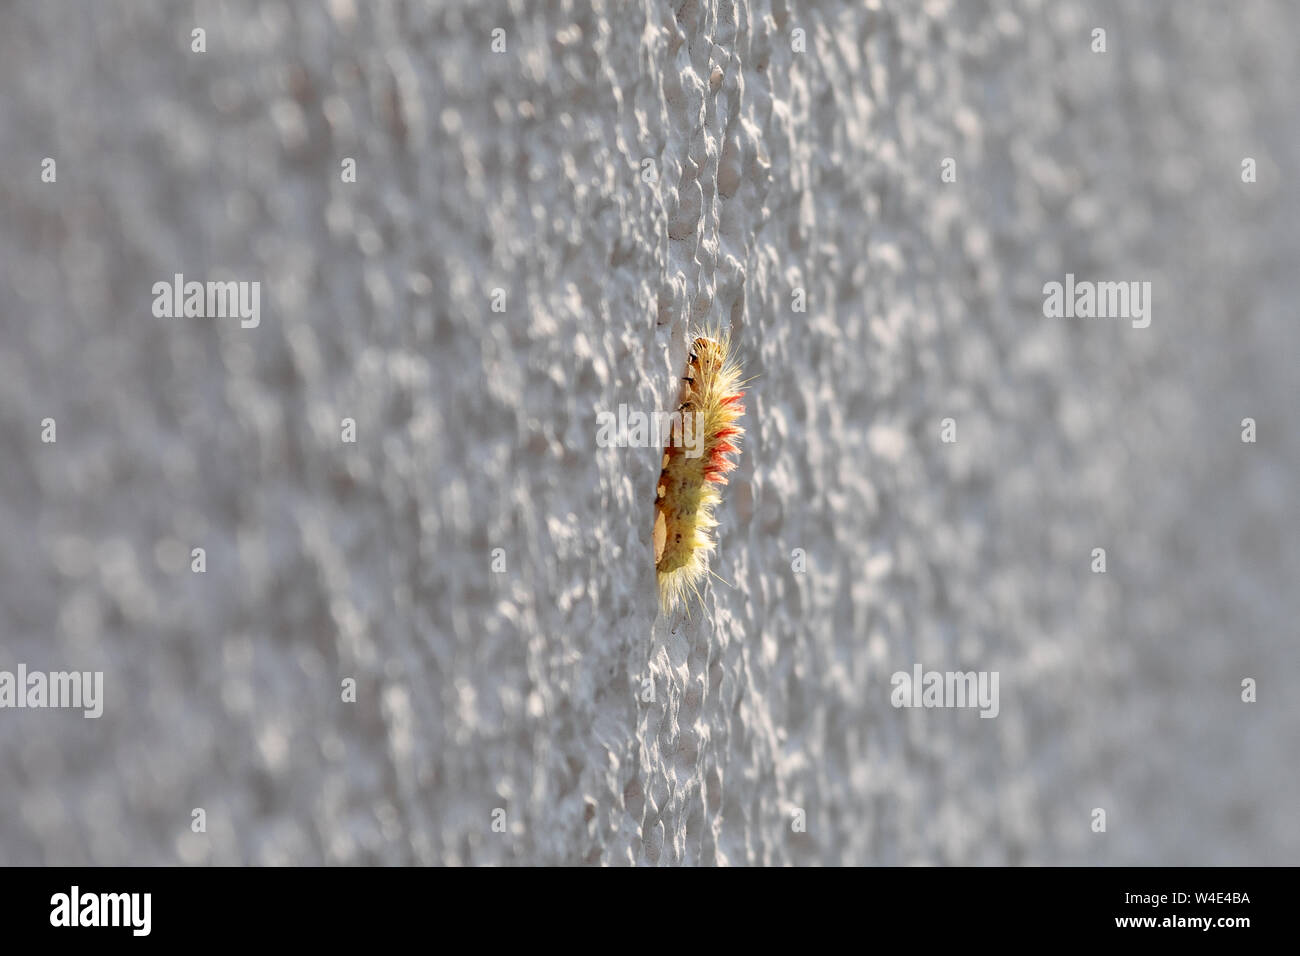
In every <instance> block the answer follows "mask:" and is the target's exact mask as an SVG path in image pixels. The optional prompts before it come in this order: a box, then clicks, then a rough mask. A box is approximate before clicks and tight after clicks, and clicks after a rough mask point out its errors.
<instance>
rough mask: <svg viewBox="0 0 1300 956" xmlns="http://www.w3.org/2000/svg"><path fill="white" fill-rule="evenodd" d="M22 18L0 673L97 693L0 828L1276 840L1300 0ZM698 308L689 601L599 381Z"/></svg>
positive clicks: (212, 853)
mask: <svg viewBox="0 0 1300 956" xmlns="http://www.w3.org/2000/svg"><path fill="white" fill-rule="evenodd" d="M5 21H6V22H5V27H4V29H3V31H0V90H3V96H0V438H2V439H3V450H2V451H0V528H2V529H3V541H4V545H3V548H2V549H0V668H8V669H12V668H13V667H14V666H15V665H16V663H17V662H20V661H21V662H25V663H26V664H27V665H28V666H29V667H30V668H43V669H50V670H53V669H62V668H77V669H86V670H102V671H104V673H105V685H106V691H105V693H106V701H105V713H104V716H103V717H102V718H101V719H99V720H97V721H96V720H85V719H83V718H82V717H81V716H80V715H79V714H73V713H66V712H55V711H31V710H22V711H17V710H3V711H0V862H2V863H95V864H121V863H135V864H156V863H176V862H180V863H223V864H229V863H259V864H280V863H448V864H493V863H529V864H559V863H603V864H681V863H687V864H695V863H699V864H717V863H730V864H757V863H777V864H786V863H794V864H839V863H884V864H896V863H915V862H928V863H977V864H995V863H1035V864H1041V863H1065V862H1078V863H1088V864H1121V863H1122V864H1138V863H1150V864H1191V863H1212V864H1225V863H1290V864H1296V863H1300V818H1298V817H1297V814H1296V807H1297V805H1298V800H1300V779H1298V773H1300V772H1298V770H1297V759H1296V758H1297V753H1298V752H1300V721H1298V718H1300V705H1297V703H1296V699H1297V698H1296V695H1295V688H1296V685H1297V680H1300V658H1298V655H1297V653H1296V620H1297V617H1298V616H1300V615H1298V612H1300V597H1298V596H1297V592H1296V589H1295V583H1296V574H1297V570H1298V569H1300V545H1298V544H1297V541H1296V537H1297V536H1296V533H1295V532H1296V528H1297V520H1296V519H1297V510H1296V492H1297V465H1298V464H1300V436H1298V435H1297V431H1296V428H1295V425H1294V416H1295V414H1296V411H1297V398H1300V394H1298V393H1300V387H1298V386H1297V381H1298V378H1297V375H1296V373H1295V362H1296V357H1297V355H1298V354H1300V326H1298V325H1297V322H1296V307H1295V301H1296V294H1297V292H1298V291H1300V290H1298V288H1297V286H1298V285H1300V283H1297V281H1296V277H1295V263H1296V259H1297V254H1300V232H1298V230H1297V226H1296V222H1297V214H1298V213H1300V203H1297V199H1298V198H1300V197H1298V193H1297V186H1296V170H1295V167H1296V158H1297V146H1298V145H1300V116H1298V114H1297V112H1296V110H1295V91H1296V89H1297V88H1298V87H1300V68H1298V67H1297V65H1296V60H1295V55H1294V54H1295V36H1296V35H1297V28H1300V16H1298V15H1297V11H1296V8H1295V7H1294V5H1292V4H1289V3H1285V2H1280V0H1279V2H1259V0H1244V2H1239V3H1234V4H1221V3H1208V2H1179V3H1175V2H1172V0H1157V2H1147V3H1133V4H1129V3H1124V4H1100V3H1099V4H1091V3H1053V4H1040V3H1034V2H986V3H980V2H970V3H965V2H963V3H955V2H953V3H949V2H933V0H932V2H925V3H921V2H917V3H888V4H886V3H875V2H854V3H847V4H842V3H798V2H786V0H775V2H774V3H769V2H767V0H755V2H752V3H750V2H726V0H722V2H716V3H715V2H698V0H687V2H685V3H680V2H673V3H669V2H658V0H647V2H641V3H630V2H629V3H622V2H618V3H595V4H588V3H569V2H514V3H504V2H499V0H489V2H483V3H458V2H450V3H433V4H426V3H420V2H409V3H400V2H391V0H381V2H374V3H360V2H352V0H329V2H321V3H315V2H306V0H303V2H293V3H289V2H281V3H273V2H267V3H256V4H255V3H244V2H229V3H217V2H195V3H193V4H182V3H175V4H173V3H163V2H161V0H146V2H125V0H105V2H96V3H90V2H72V0H50V2H34V0H33V2H20V3H17V4H15V5H14V6H13V8H12V9H11V10H10V11H9V12H8V13H6V15H5ZM195 26H201V27H203V28H204V29H205V30H206V31H207V34H206V41H207V52H205V53H201V54H200V53H194V52H192V51H191V49H190V31H191V30H192V29H193V28H194V27H195ZM1094 27H1102V28H1105V29H1106V31H1107V52H1106V53H1104V54H1102V53H1094V52H1092V50H1091V49H1090V47H1091V42H1092V41H1091V31H1092V30H1093V28H1094ZM498 28H500V29H502V30H504V40H505V43H506V52H505V53H500V54H496V53H493V52H491V44H492V31H493V30H494V29H498ZM796 29H800V30H803V31H804V37H805V42H806V51H805V52H795V51H794V50H792V39H791V38H792V35H793V31H794V30H796ZM47 156H49V157H53V158H55V159H56V160H57V164H58V165H57V176H58V178H57V182H56V183H42V182H41V180H40V163H41V160H42V158H43V157H47ZM1247 156H1249V157H1253V158H1255V159H1256V161H1257V164H1258V181H1257V182H1256V183H1254V184H1244V183H1242V181H1241V176H1240V164H1241V160H1242V158H1243V157H1247ZM344 157H352V158H354V159H355V160H356V164H357V182H356V183H354V184H352V183H344V182H342V181H341V176H340V163H341V161H342V159H343V158H344ZM945 157H952V158H953V159H954V160H955V163H956V166H955V168H956V174H957V180H956V182H954V183H943V182H941V180H940V168H941V163H942V161H943V160H944V158H945ZM647 160H648V161H649V165H648V166H647V165H645V163H646V161H647ZM651 174H653V175H652V176H651ZM648 177H649V178H652V179H653V180H654V181H647V178H648ZM178 272H179V273H183V274H184V275H185V276H186V277H187V278H189V279H198V280H206V279H215V278H234V279H240V280H247V281H254V280H255V281H260V282H261V283H262V315H261V324H260V325H259V326H258V327H257V328H255V329H242V328H240V325H239V323H238V321H237V320H233V319H203V318H189V319H185V318H178V319H159V318H155V317H154V315H153V314H152V311H151V304H152V298H153V295H152V291H151V288H152V284H153V283H154V282H157V281H160V280H169V279H170V278H171V277H172V276H173V275H174V274H175V273H178ZM1067 272H1071V273H1074V274H1076V275H1077V276H1079V277H1080V278H1091V279H1099V280H1141V281H1149V282H1151V283H1152V286H1153V307H1152V322H1151V325H1150V327H1149V328H1146V329H1140V330H1139V329H1134V328H1132V327H1131V326H1130V324H1129V323H1127V322H1124V321H1117V320H1085V319H1048V318H1045V317H1044V316H1043V312H1042V304H1043V300H1042V286H1043V284H1044V283H1045V282H1048V281H1051V280H1062V279H1063V278H1064V276H1065V274H1066V273H1067ZM494 289H501V290H504V293H505V296H504V302H505V308H504V311H502V312H494V311H493V310H492V304H493V290H494ZM796 289H803V290H804V295H805V296H806V301H807V311H806V312H804V313H798V312H795V311H793V309H792V302H793V298H792V297H793V296H794V294H795V290H796ZM693 323H723V324H724V325H729V327H730V329H731V331H732V335H733V338H734V339H735V341H736V343H737V350H738V353H739V354H740V356H741V357H742V359H743V360H744V362H745V364H746V367H747V370H748V372H749V373H750V374H754V375H756V376H758V377H757V379H756V380H755V382H754V383H753V385H752V387H751V391H750V396H749V400H748V409H749V410H748V415H747V418H746V422H745V424H746V425H747V427H748V435H747V436H746V444H745V448H744V453H743V455H742V456H741V465H740V469H739V470H738V471H737V472H736V473H735V475H734V476H733V481H732V484H731V485H730V487H729V488H728V489H727V493H726V499H725V504H724V506H723V508H722V510H721V513H720V517H721V520H722V527H721V528H720V553H719V556H718V558H717V560H716V561H715V567H716V569H717V571H718V572H719V574H720V575H721V576H722V577H724V578H726V579H727V581H728V582H730V584H731V585H734V586H726V585H723V584H720V583H717V582H714V583H713V584H712V585H710V587H709V589H708V591H707V592H706V596H705V597H706V600H705V603H704V606H703V608H697V609H695V610H694V611H693V613H692V615H691V617H690V618H689V619H686V618H685V617H684V616H681V615H679V616H675V617H672V618H659V619H657V616H656V606H655V581H654V574H653V570H652V562H653V558H652V552H651V540H650V530H651V521H652V517H653V513H652V503H653V500H654V485H655V479H656V476H657V472H658V463H659V450H658V449H655V448H601V447H597V444H596V441H595V435H596V415H597V413H598V412H601V411H606V410H610V411H617V409H618V406H619V405H620V404H626V405H627V406H628V407H629V408H631V409H640V410H644V411H652V410H654V409H657V408H665V407H670V406H671V403H672V402H673V401H674V396H675V394H676V382H675V376H677V375H679V374H680V369H681V368H682V365H683V363H684V360H685V354H686V335H687V328H688V325H691V324H693ZM1247 416H1249V417H1253V418H1255V419H1256V420H1257V422H1258V435H1259V440H1258V442H1256V443H1255V444H1243V443H1242V442H1241V440H1240V432H1241V425H1240V422H1241V419H1242V418H1244V417H1247ZM45 417H53V418H55V419H56V421H57V428H58V432H57V436H58V440H57V442H56V443H55V444H52V445H51V444H43V443H42V442H41V441H40V430H41V429H40V421H41V420H42V419H43V418H45ZM345 417H350V418H353V419H355V421H356V423H357V441H356V443H355V444H345V443H343V442H341V441H340V421H341V419H343V418H345ZM944 418H952V419H953V420H954V422H955V423H956V429H957V441H956V442H955V443H951V444H948V443H943V442H941V441H940V427H941V426H940V423H941V421H942V420H943V419H944ZM196 546H201V547H204V548H205V549H206V552H207V571H206V573H204V574H194V573H191V571H190V551H191V548H193V547H196ZM1095 547H1105V548H1106V549H1107V552H1108V571H1107V573H1106V574H1104V575H1098V574H1092V573H1091V572H1090V570H1089V565H1090V563H1091V552H1092V549H1093V548H1095ZM495 548H500V549H502V551H501V552H500V555H501V557H502V558H503V559H504V561H505V571H504V572H503V573H493V572H492V570H491V563H492V553H493V549H495ZM796 548H801V549H804V551H805V552H806V555H807V562H808V564H807V571H806V573H802V574H799V573H795V572H794V571H792V568H791V563H792V561H791V554H792V552H793V550H794V549H796ZM918 662H919V663H921V664H923V665H924V666H925V667H926V668H934V669H940V670H991V671H997V672H998V673H999V674H1000V713H999V715H998V716H997V718H996V719H991V720H986V719H980V718H979V717H978V716H977V714H976V712H975V711H972V710H899V709H895V708H894V707H892V706H891V705H890V700H889V691H890V682H889V681H890V675H891V674H892V673H893V672H895V671H898V670H909V671H910V669H911V668H912V666H913V664H915V663H918ZM346 677H353V678H355V679H356V681H357V700H356V702H355V703H345V702H343V701H342V700H341V699H340V698H341V693H340V682H341V681H342V680H343V679H344V678H346ZM1244 677H1254V678H1256V679H1257V680H1258V681H1259V700H1258V702H1257V703H1255V704H1245V703H1243V702H1242V701H1241V700H1240V692H1241V689H1240V682H1241V680H1242V678H1244ZM647 682H648V684H647ZM647 686H650V687H652V688H653V691H654V700H653V701H646V700H644V699H643V697H644V696H647V695H646V694H645V689H646V687H647ZM196 807H202V808H204V809H205V811H206V815H207V832H206V833H204V834H196V833H193V832H191V828H190V824H191V811H192V809H193V808H196ZM1096 807H1100V808H1104V809H1105V810H1106V811H1107V815H1108V816H1107V832H1106V833H1105V834H1095V833H1093V832H1092V831H1091V829H1090V823H1091V821H1092V817H1091V812H1092V810H1093V808H1096ZM496 808H501V809H502V810H504V811H505V815H504V820H505V822H506V832H504V833H501V832H493V829H492V821H493V812H494V810H495V809H496ZM797 810H802V811H803V813H804V815H805V816H806V821H807V826H806V832H794V831H793V829H792V825H791V823H792V819H793V817H794V815H795V812H796V811H797Z"/></svg>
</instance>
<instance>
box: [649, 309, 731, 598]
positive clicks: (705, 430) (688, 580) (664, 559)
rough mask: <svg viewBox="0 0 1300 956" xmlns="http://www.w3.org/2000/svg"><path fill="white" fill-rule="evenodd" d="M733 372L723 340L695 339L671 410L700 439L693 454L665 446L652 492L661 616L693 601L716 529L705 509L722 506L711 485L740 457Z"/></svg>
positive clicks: (715, 487)
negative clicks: (691, 596) (689, 599)
mask: <svg viewBox="0 0 1300 956" xmlns="http://www.w3.org/2000/svg"><path fill="white" fill-rule="evenodd" d="M740 374H741V372H740V365H739V363H738V362H737V361H736V359H735V358H734V357H733V356H732V355H731V343H730V340H729V339H728V337H727V336H725V335H722V334H718V333H714V335H713V337H710V336H708V335H703V334H700V335H696V337H695V338H694V340H693V341H692V343H691V354H690V358H689V359H688V361H687V363H686V374H685V375H683V376H682V390H681V398H680V399H679V404H678V406H677V410H678V412H680V413H681V416H682V428H681V431H682V432H688V431H689V430H690V429H691V428H696V429H699V432H698V433H697V434H699V435H700V436H701V437H702V441H700V442H697V443H694V446H693V448H686V447H682V445H681V444H678V443H676V442H674V441H671V440H670V441H669V443H668V447H667V448H665V449H664V456H663V464H662V469H663V470H662V471H661V472H660V473H659V484H658V486H657V488H656V494H655V525H654V546H655V570H656V572H657V573H658V578H659V606H660V608H661V609H662V610H663V612H664V613H668V612H670V611H671V610H672V609H673V608H675V607H676V606H677V605H678V604H679V603H681V602H682V601H684V600H685V598H686V596H687V595H688V594H694V595H695V597H696V599H697V600H699V599H700V584H701V582H702V581H703V580H704V576H705V575H706V574H708V573H710V570H709V556H710V555H711V554H712V553H713V550H714V541H713V537H712V535H710V533H709V532H710V531H711V530H712V529H713V528H716V527H717V525H718V522H717V519H716V518H715V517H714V516H713V511H714V508H716V507H717V505H718V504H719V503H721V501H722V496H721V494H720V493H719V491H718V486H719V485H725V484H726V483H727V477H726V476H727V473H728V472H730V471H732V470H733V469H735V467H736V463H735V461H733V460H732V459H731V458H729V457H727V456H728V455H730V454H732V453H736V454H738V453H739V452H740V448H739V439H740V436H741V434H743V432H744V429H743V428H741V427H740V426H739V425H737V424H736V422H737V421H738V420H739V419H740V416H741V415H743V414H744V413H745V406H744V405H742V404H741V401H740V400H741V398H742V397H743V396H744V394H745V393H744V392H743V391H741V386H742V385H743V384H744V383H743V382H742V381H741V379H740ZM692 451H693V452H694V454H692V453H691V452H692Z"/></svg>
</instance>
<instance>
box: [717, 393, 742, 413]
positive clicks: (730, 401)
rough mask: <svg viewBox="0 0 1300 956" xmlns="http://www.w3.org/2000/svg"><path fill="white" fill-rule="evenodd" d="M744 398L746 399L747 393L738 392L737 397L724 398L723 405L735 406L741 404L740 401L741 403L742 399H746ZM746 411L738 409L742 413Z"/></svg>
mask: <svg viewBox="0 0 1300 956" xmlns="http://www.w3.org/2000/svg"><path fill="white" fill-rule="evenodd" d="M744 397H745V393H744V392H737V393H736V394H735V395H728V396H727V397H726V398H724V399H723V400H722V404H723V405H735V404H736V403H737V402H739V401H740V400H741V399H742V398H744ZM744 410H745V409H744V408H743V407H742V408H740V409H738V411H742V412H743V411H744Z"/></svg>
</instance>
